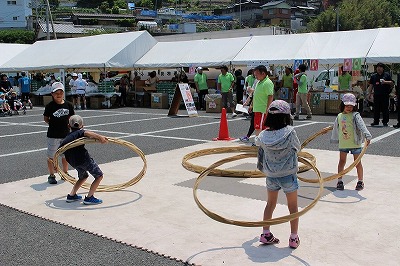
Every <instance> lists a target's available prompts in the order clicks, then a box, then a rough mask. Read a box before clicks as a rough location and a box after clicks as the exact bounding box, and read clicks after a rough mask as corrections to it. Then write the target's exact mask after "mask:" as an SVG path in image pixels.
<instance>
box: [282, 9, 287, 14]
mask: <svg viewBox="0 0 400 266" xmlns="http://www.w3.org/2000/svg"><path fill="white" fill-rule="evenodd" d="M281 11H282V14H289V9H281Z"/></svg>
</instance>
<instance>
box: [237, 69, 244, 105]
mask: <svg viewBox="0 0 400 266" xmlns="http://www.w3.org/2000/svg"><path fill="white" fill-rule="evenodd" d="M242 73H243V72H242V70H241V69H238V70H236V71H235V86H236V102H237V103H241V104H243V94H244V92H245V91H244V83H245V80H244V77H243V76H242Z"/></svg>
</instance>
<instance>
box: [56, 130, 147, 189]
mask: <svg viewBox="0 0 400 266" xmlns="http://www.w3.org/2000/svg"><path fill="white" fill-rule="evenodd" d="M107 139H108V142H109V143H115V144H118V145H122V146H126V147H128V148H129V149H131V150H132V151H133V152H135V153H136V154H137V155H139V156H140V158H141V159H142V161H143V168H142V170H141V171H140V172H139V174H137V175H136V176H135V177H133V178H132V179H131V180H129V181H127V182H125V183H122V184H116V185H99V187H98V188H97V190H96V191H98V192H111V191H117V190H121V189H125V188H127V187H130V186H133V185H134V184H136V183H137V182H139V181H140V180H141V179H142V178H143V177H144V175H145V173H146V170H147V161H146V157H145V155H144V153H143V152H142V151H141V150H140V149H139V148H138V147H136V145H134V144H133V143H131V142H129V141H126V140H122V139H116V138H110V137H108V138H107ZM90 143H99V142H98V141H97V140H96V139H92V138H85V137H84V138H79V139H76V140H74V141H72V142H70V143H68V144H66V145H64V146H62V147H61V148H59V149H58V150H57V152H56V154H55V155H54V160H53V164H54V167H55V168H56V170H57V172H58V174H59V175H60V176H61V177H62V178H63V179H64V180H66V181H68V182H69V183H71V184H73V185H74V184H75V183H76V181H77V180H75V179H74V178H72V177H71V176H70V175H68V174H67V173H65V172H64V171H63V170H62V169H61V168H60V166H59V164H58V157H59V156H60V154H62V153H64V152H65V151H67V150H69V149H71V148H74V147H77V146H80V145H83V144H90ZM82 187H83V188H85V189H89V188H90V184H89V183H84V184H83V185H82Z"/></svg>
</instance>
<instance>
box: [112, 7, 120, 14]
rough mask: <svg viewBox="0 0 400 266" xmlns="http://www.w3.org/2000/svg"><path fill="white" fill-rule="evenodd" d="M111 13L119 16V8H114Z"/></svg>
mask: <svg viewBox="0 0 400 266" xmlns="http://www.w3.org/2000/svg"><path fill="white" fill-rule="evenodd" d="M111 13H112V14H119V7H117V6H114V7H113V8H112V9H111Z"/></svg>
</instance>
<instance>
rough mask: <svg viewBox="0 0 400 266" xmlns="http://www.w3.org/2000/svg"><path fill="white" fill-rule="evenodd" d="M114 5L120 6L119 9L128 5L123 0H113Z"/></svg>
mask: <svg viewBox="0 0 400 266" xmlns="http://www.w3.org/2000/svg"><path fill="white" fill-rule="evenodd" d="M114 6H116V7H118V8H121V9H125V8H128V5H127V3H126V1H124V0H115V1H114Z"/></svg>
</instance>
